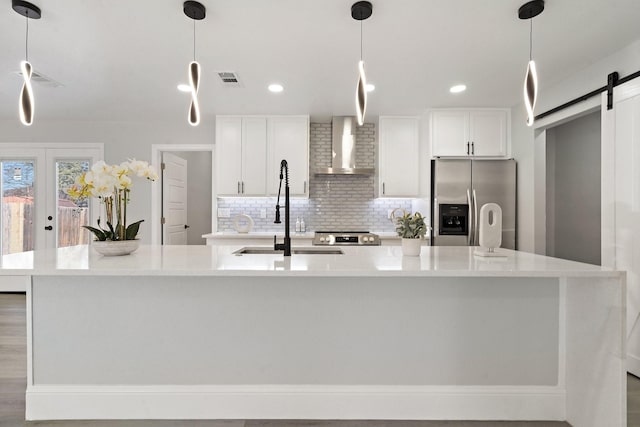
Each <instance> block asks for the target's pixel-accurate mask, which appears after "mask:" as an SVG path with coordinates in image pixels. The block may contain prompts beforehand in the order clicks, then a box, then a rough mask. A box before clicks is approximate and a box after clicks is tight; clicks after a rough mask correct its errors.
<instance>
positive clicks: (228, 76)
mask: <svg viewBox="0 0 640 427" xmlns="http://www.w3.org/2000/svg"><path fill="white" fill-rule="evenodd" d="M217 74H218V77H220V82H221V83H222V85H223V86H224V87H242V83H240V79H239V78H238V75H237V74H236V73H234V72H233V71H218V72H217Z"/></svg>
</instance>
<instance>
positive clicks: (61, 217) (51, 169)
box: [0, 144, 103, 256]
mask: <svg viewBox="0 0 640 427" xmlns="http://www.w3.org/2000/svg"><path fill="white" fill-rule="evenodd" d="M102 157H103V148H102V144H88V145H81V144H73V145H72V144H65V146H64V148H48V147H42V146H38V145H36V144H0V170H1V171H2V174H1V176H0V190H1V193H2V194H1V199H0V207H1V209H0V223H1V225H2V234H1V235H0V243H1V247H2V255H3V256H5V255H10V254H16V253H21V252H28V251H32V250H35V249H43V248H56V247H64V246H73V245H80V244H86V243H88V242H89V238H90V236H89V232H88V231H87V230H85V229H83V228H82V225H88V224H91V223H94V222H95V217H97V215H95V211H96V209H97V208H98V204H97V203H96V201H95V199H89V200H74V199H72V198H71V197H70V196H69V195H68V194H67V193H66V190H67V188H68V187H69V186H70V185H71V184H73V182H74V181H75V179H76V177H78V176H79V175H81V174H82V173H83V172H85V171H87V170H88V169H89V168H90V167H91V165H92V164H93V163H94V162H95V161H97V160H99V159H101V158H102Z"/></svg>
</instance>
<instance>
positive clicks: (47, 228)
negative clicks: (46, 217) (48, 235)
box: [44, 225, 53, 231]
mask: <svg viewBox="0 0 640 427" xmlns="http://www.w3.org/2000/svg"><path fill="white" fill-rule="evenodd" d="M44 229H45V230H49V231H51V230H53V225H47V226H46V227H44Z"/></svg>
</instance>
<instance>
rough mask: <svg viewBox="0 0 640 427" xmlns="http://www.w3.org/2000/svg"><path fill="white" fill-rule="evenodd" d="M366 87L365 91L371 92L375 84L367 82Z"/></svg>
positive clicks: (374, 88)
mask: <svg viewBox="0 0 640 427" xmlns="http://www.w3.org/2000/svg"><path fill="white" fill-rule="evenodd" d="M366 89H367V92H373V91H374V90H376V85H372V84H371V83H367V86H366Z"/></svg>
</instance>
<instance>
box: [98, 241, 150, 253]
mask: <svg viewBox="0 0 640 427" xmlns="http://www.w3.org/2000/svg"><path fill="white" fill-rule="evenodd" d="M91 246H93V249H95V250H96V252H98V253H99V254H102V255H104V256H121V255H129V254H130V253H131V252H134V251H135V250H136V249H138V247H139V246H140V240H137V239H136V240H116V241H111V240H104V241H99V240H94V241H93V242H92V243H91Z"/></svg>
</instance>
